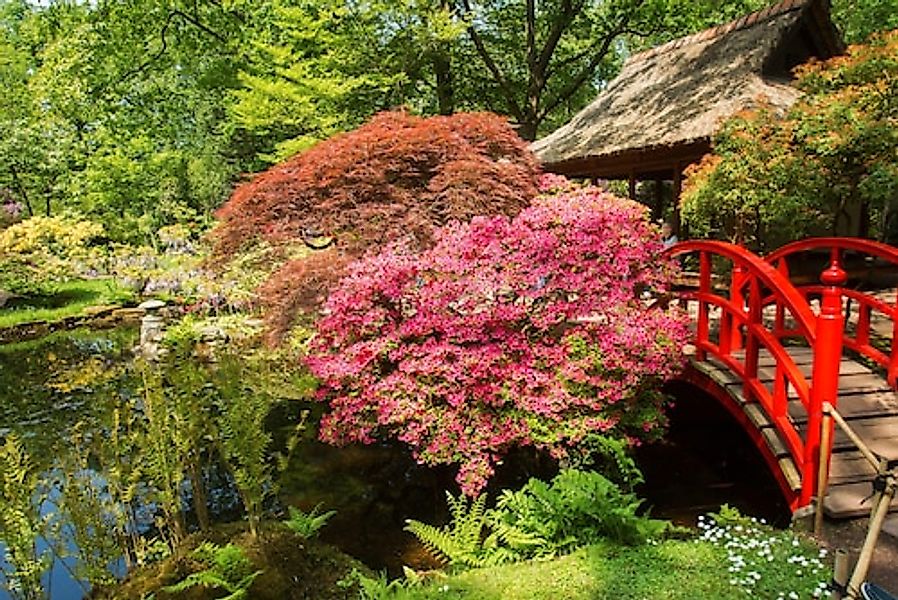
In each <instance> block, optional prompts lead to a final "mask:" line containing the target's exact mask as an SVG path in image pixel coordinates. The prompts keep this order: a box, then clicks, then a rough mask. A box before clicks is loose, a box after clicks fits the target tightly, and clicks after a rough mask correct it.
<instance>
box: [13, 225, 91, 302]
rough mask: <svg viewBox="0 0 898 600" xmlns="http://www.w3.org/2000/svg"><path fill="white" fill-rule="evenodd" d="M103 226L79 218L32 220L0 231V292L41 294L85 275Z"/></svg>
mask: <svg viewBox="0 0 898 600" xmlns="http://www.w3.org/2000/svg"><path fill="white" fill-rule="evenodd" d="M102 234H103V226H102V225H99V224H97V223H93V222H91V221H87V220H84V219H81V218H79V217H73V216H64V217H31V218H30V219H26V220H24V221H20V222H19V223H15V224H13V225H10V226H9V227H7V228H6V229H3V230H0V289H2V290H6V291H7V292H12V293H16V294H40V293H47V292H50V291H52V290H53V285H54V284H56V283H58V282H61V281H66V280H68V279H71V278H75V277H78V276H81V275H82V274H83V273H84V272H85V271H86V270H87V265H88V263H89V262H90V261H89V258H90V256H91V250H90V242H91V240H93V239H95V238H97V237H99V236H100V235H102Z"/></svg>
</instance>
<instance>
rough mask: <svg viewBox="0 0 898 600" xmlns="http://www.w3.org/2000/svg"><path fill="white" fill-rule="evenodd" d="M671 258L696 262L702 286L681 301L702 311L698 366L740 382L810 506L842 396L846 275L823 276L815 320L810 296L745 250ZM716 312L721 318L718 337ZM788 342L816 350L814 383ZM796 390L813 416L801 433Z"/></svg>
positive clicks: (799, 501) (723, 246) (698, 250)
mask: <svg viewBox="0 0 898 600" xmlns="http://www.w3.org/2000/svg"><path fill="white" fill-rule="evenodd" d="M667 253H668V255H670V256H672V257H679V256H684V255H695V254H697V255H698V269H699V272H698V282H697V286H691V287H690V288H687V289H684V290H682V291H681V292H680V294H679V295H680V297H681V298H683V299H684V300H686V301H687V302H689V301H692V302H696V303H697V315H696V330H695V339H694V344H695V347H696V359H698V360H700V361H701V360H706V359H707V358H708V357H709V356H712V357H714V358H715V359H716V360H717V361H718V362H720V363H722V364H723V365H725V366H726V367H727V368H728V369H729V370H731V371H732V372H733V373H735V374H736V375H737V376H738V377H739V378H740V380H741V381H742V395H743V398H744V400H745V402H746V403H757V405H759V406H760V407H761V409H762V410H763V411H764V413H765V414H766V416H767V418H768V420H769V421H770V422H771V423H772V425H773V426H774V427H775V428H776V430H777V432H778V433H779V437H780V439H781V440H782V441H783V443H784V445H785V446H786V449H787V451H788V453H789V454H790V456H791V458H792V461H793V463H794V464H795V466H796V468H797V470H798V472H799V475H800V477H801V489H800V491H799V493H798V497H797V498H795V499H794V502H793V507H794V508H797V507H800V506H804V505H807V504H809V503H810V502H811V499H812V498H813V497H814V494H815V493H816V487H817V477H818V472H819V465H820V440H821V427H822V417H823V404H824V402H829V403H830V404H832V405H834V406H835V405H836V400H837V396H838V386H839V384H838V378H839V365H840V364H841V359H842V329H843V323H842V313H841V295H840V291H839V289H840V288H839V286H840V285H841V283H843V282H844V281H843V278H844V272H843V271H842V270H841V268H840V266H839V264H838V263H832V264H830V265H829V268H827V269H826V271H824V274H823V276H822V279H823V281H824V285H823V286H822V289H821V291H820V293H821V298H822V300H821V310H820V312H819V314H818V315H815V314H814V312H813V311H812V310H811V307H810V305H809V304H808V302H807V299H806V296H805V295H804V294H802V293H801V292H799V290H798V289H796V287H795V286H793V285H792V283H790V281H789V279H788V278H787V277H786V276H785V274H784V273H783V272H781V271H780V270H778V269H777V268H774V266H773V265H772V264H771V263H769V262H767V261H765V260H764V259H762V258H760V257H758V256H757V255H755V254H754V253H752V252H750V251H748V250H746V249H744V248H742V247H740V246H736V245H733V244H729V243H726V242H717V241H689V242H682V243H680V244H676V245H675V246H673V247H672V248H670V249H668V251H667ZM715 270H717V271H719V272H717V273H715ZM721 274H723V276H724V277H725V276H726V275H729V284H728V285H721V284H720V281H721ZM770 305H774V306H775V307H776V313H777V315H778V317H777V319H775V321H774V323H770V321H769V320H768V319H765V318H764V308H765V306H770ZM712 309H713V310H715V312H717V311H719V318H718V319H717V328H716V331H715V330H714V329H713V328H712V323H711V316H712V315H711V311H712ZM787 318H788V322H789V326H788V328H787V327H786V325H785V324H786V322H787ZM787 338H792V340H791V343H798V344H801V345H805V346H807V347H809V348H810V349H811V350H812V352H813V366H812V378H811V379H810V380H809V379H808V378H806V377H805V376H804V374H803V373H802V371H801V369H800V368H799V366H798V365H797V364H796V362H795V360H794V359H793V358H792V356H791V355H790V353H789V352H788V350H787V349H786V346H784V342H785V341H786V340H787ZM762 349H763V350H765V351H766V352H767V354H768V355H769V356H770V357H772V359H773V363H774V364H773V365H772V367H773V380H772V381H771V382H770V385H769V387H768V385H765V383H764V382H763V381H762V379H761V377H760V371H759V362H760V361H759V359H760V354H761V350H762ZM790 390H792V391H793V393H794V395H795V397H796V398H797V400H799V401H800V403H801V406H802V408H803V409H804V411H805V412H806V413H807V426H806V429H805V431H804V432H803V433H802V432H801V431H800V430H799V428H798V427H797V426H796V422H795V421H793V419H792V418H791V417H790V414H789V400H790V396H789V392H790Z"/></svg>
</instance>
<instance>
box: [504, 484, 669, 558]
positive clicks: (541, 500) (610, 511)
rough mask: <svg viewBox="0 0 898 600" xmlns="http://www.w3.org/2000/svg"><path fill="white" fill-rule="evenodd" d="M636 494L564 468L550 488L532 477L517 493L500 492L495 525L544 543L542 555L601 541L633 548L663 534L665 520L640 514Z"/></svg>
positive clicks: (665, 528) (640, 502)
mask: <svg viewBox="0 0 898 600" xmlns="http://www.w3.org/2000/svg"><path fill="white" fill-rule="evenodd" d="M641 504H642V501H641V500H639V499H638V498H637V497H636V495H635V494H633V493H628V492H624V491H622V490H621V489H620V487H619V486H617V485H616V484H614V483H612V482H611V481H609V480H608V479H606V478H605V477H604V476H603V475H601V474H599V473H596V472H593V471H579V470H576V469H563V470H562V471H561V472H560V473H559V474H558V475H557V476H555V478H554V479H552V482H551V483H550V484H547V483H545V482H543V481H540V480H538V479H531V480H530V481H529V482H527V484H526V485H525V486H524V487H523V488H521V489H520V490H518V491H514V492H512V491H509V490H506V491H504V492H503V493H502V494H501V495H500V496H499V499H498V500H497V502H496V508H495V510H494V512H493V521H494V522H496V521H502V522H504V523H505V524H507V525H512V526H515V527H517V528H519V529H521V530H523V531H525V532H527V533H529V534H531V535H533V536H536V537H538V538H541V539H544V540H546V544H545V546H544V549H543V550H542V551H543V552H545V551H548V553H557V552H564V551H567V550H569V549H572V548H574V547H576V546H582V545H584V544H589V543H594V542H596V541H598V540H600V539H609V540H612V541H614V542H618V543H622V544H628V545H634V544H641V543H645V542H646V541H648V540H651V539H655V538H657V537H658V536H660V535H662V534H663V533H664V532H665V531H666V530H667V529H668V527H669V523H667V522H666V521H659V520H655V519H650V518H648V517H645V516H641V515H639V514H638V511H639V507H640V506H641Z"/></svg>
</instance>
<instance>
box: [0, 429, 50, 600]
mask: <svg viewBox="0 0 898 600" xmlns="http://www.w3.org/2000/svg"><path fill="white" fill-rule="evenodd" d="M40 488H41V480H40V477H39V473H38V470H37V468H36V467H35V465H34V463H33V462H32V460H31V457H30V456H29V455H28V453H27V452H26V450H25V448H24V446H23V445H22V443H21V442H20V441H19V439H18V438H17V437H16V436H14V435H7V436H6V439H5V441H4V442H3V444H2V445H0V540H3V544H4V546H5V547H6V556H5V557H4V559H3V561H0V574H2V575H3V580H2V581H0V589H4V590H6V591H8V592H9V593H11V594H12V595H13V597H14V598H22V599H24V600H37V599H39V598H45V597H46V593H45V591H44V588H43V585H42V584H41V578H42V577H43V575H44V573H45V572H47V570H48V569H49V568H50V565H51V563H52V559H51V555H50V553H49V552H48V551H46V550H44V551H38V548H37V543H38V540H39V539H41V538H45V537H47V533H48V530H49V527H50V523H49V522H48V520H47V519H45V518H44V517H42V516H41V514H40V505H41V502H42V498H41V496H40V493H41V492H40Z"/></svg>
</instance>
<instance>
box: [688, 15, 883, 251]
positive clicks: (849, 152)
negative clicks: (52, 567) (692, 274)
mask: <svg viewBox="0 0 898 600" xmlns="http://www.w3.org/2000/svg"><path fill="white" fill-rule="evenodd" d="M896 56H898V32H890V33H886V34H881V35H879V36H875V37H873V38H871V39H870V41H869V42H867V43H866V44H864V45H860V46H853V47H851V48H850V49H849V53H848V54H847V55H846V56H842V57H836V58H834V59H831V60H829V61H826V62H823V63H813V64H809V65H806V66H804V67H801V68H800V69H799V70H798V72H797V75H798V82H797V83H798V86H799V87H800V88H801V89H802V90H803V91H804V92H805V95H804V96H803V97H802V98H801V99H800V100H799V101H798V102H797V103H796V104H795V105H794V106H793V107H792V109H791V110H790V111H789V113H788V114H787V115H786V116H785V117H783V118H780V117H778V116H777V114H776V113H775V112H774V111H773V110H771V109H769V108H761V109H759V110H756V111H750V112H746V113H742V114H739V115H736V116H735V117H733V118H732V119H730V120H729V121H728V122H727V123H725V124H724V126H723V127H722V128H721V129H720V131H719V132H718V133H717V135H716V136H715V138H714V155H711V156H708V157H705V159H703V160H702V162H701V163H700V164H699V165H698V166H697V167H694V168H692V169H690V170H689V172H688V173H687V181H686V184H685V187H684V192H683V200H682V215H683V218H684V219H685V220H686V221H687V222H688V223H689V226H690V228H691V230H692V231H693V232H695V233H697V234H698V235H713V236H715V237H721V238H725V239H730V240H733V241H737V242H742V243H746V244H749V245H750V246H752V247H754V248H755V249H760V250H764V249H766V248H771V247H775V246H777V245H779V244H782V243H784V242H787V241H791V240H793V239H798V238H802V237H806V236H808V235H814V234H818V235H819V234H836V235H860V236H876V237H879V238H880V239H886V240H888V239H894V238H896V237H898V194H896V192H898V159H896V157H895V152H894V149H895V147H896V145H898V133H896V132H898V102H895V98H896V97H898V87H896V86H898V84H896V81H898V77H896V75H898V60H896Z"/></svg>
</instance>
